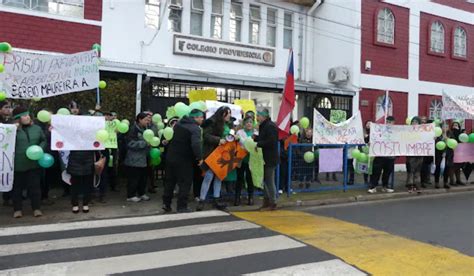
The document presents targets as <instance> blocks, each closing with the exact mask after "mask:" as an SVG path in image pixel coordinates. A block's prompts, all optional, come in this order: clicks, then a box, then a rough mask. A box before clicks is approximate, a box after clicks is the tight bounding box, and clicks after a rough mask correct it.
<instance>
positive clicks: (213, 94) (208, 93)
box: [188, 89, 217, 103]
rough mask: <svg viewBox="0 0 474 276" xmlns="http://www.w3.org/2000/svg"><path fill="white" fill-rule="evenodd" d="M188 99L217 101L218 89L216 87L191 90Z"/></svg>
mask: <svg viewBox="0 0 474 276" xmlns="http://www.w3.org/2000/svg"><path fill="white" fill-rule="evenodd" d="M188 99H189V103H194V102H199V101H204V102H205V101H217V91H216V89H204V90H189V93H188Z"/></svg>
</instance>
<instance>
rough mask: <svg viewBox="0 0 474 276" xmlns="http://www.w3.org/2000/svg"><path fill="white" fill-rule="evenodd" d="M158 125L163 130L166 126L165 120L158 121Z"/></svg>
mask: <svg viewBox="0 0 474 276" xmlns="http://www.w3.org/2000/svg"><path fill="white" fill-rule="evenodd" d="M156 127H157V128H158V130H162V129H164V128H165V124H164V123H163V122H158V123H157V124H156Z"/></svg>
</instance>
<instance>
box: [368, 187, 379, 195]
mask: <svg viewBox="0 0 474 276" xmlns="http://www.w3.org/2000/svg"><path fill="white" fill-rule="evenodd" d="M367 192H368V193H369V194H375V193H376V192H377V188H372V189H369V190H367Z"/></svg>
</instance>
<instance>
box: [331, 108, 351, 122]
mask: <svg viewBox="0 0 474 276" xmlns="http://www.w3.org/2000/svg"><path fill="white" fill-rule="evenodd" d="M345 120H347V112H346V111H344V110H331V118H330V121H331V123H333V124H339V123H341V122H344V121H345Z"/></svg>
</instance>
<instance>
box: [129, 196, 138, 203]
mask: <svg viewBox="0 0 474 276" xmlns="http://www.w3.org/2000/svg"><path fill="white" fill-rule="evenodd" d="M127 201H128V202H140V201H141V198H139V197H136V196H134V197H130V198H127Z"/></svg>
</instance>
